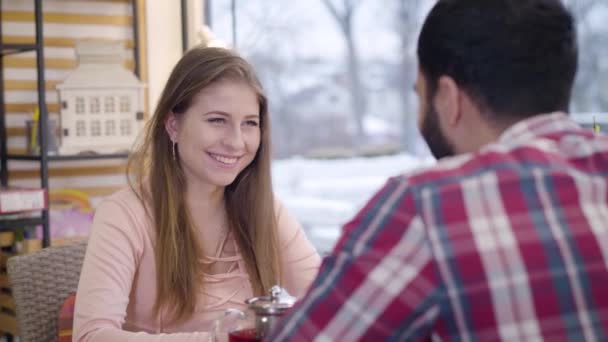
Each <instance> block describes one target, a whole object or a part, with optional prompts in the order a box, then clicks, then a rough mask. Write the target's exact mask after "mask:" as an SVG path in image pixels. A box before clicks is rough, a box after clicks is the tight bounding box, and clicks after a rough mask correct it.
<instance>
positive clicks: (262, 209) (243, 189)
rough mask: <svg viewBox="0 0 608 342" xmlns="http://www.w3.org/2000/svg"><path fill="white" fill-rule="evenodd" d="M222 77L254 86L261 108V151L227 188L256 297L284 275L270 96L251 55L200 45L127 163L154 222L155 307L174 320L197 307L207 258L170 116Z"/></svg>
mask: <svg viewBox="0 0 608 342" xmlns="http://www.w3.org/2000/svg"><path fill="white" fill-rule="evenodd" d="M221 80H233V81H239V82H245V83H247V84H248V85H250V86H251V88H252V89H253V90H254V91H255V92H256V93H257V96H258V102H259V107H260V113H259V114H260V130H261V142H260V146H259V149H258V151H257V153H256V156H255V158H254V159H253V161H252V162H251V164H250V165H248V166H247V167H246V168H245V169H244V170H243V171H242V172H241V173H240V174H239V175H238V176H237V178H236V179H235V181H234V182H233V183H232V184H230V185H229V186H227V187H226V188H225V190H224V200H225V207H226V211H227V217H228V229H229V230H230V232H232V234H233V236H234V237H235V239H236V242H237V245H238V247H239V251H240V253H241V255H242V257H243V259H244V262H245V265H246V269H247V273H248V274H249V280H250V282H251V287H252V290H253V293H254V295H262V294H265V293H266V292H267V291H268V290H269V289H270V287H271V286H272V285H274V284H277V283H278V281H279V279H280V269H279V248H278V237H277V222H276V218H275V213H274V196H273V192H272V182H271V172H270V171H271V170H270V160H271V155H270V120H269V118H268V105H267V100H266V97H265V96H264V94H263V92H262V87H261V85H260V82H259V81H258V78H257V76H256V75H255V72H254V71H253V68H252V67H251V65H250V64H249V63H247V61H245V60H244V59H243V58H241V57H239V56H238V55H237V54H235V53H234V52H232V51H230V50H228V49H224V48H208V47H201V48H194V49H192V50H190V51H188V52H187V53H186V54H185V55H184V56H183V57H182V58H181V60H180V61H179V62H178V63H177V65H176V66H175V68H174V69H173V71H172V73H171V75H170V77H169V80H168V81H167V84H166V85H165V88H164V90H163V92H162V95H161V97H160V99H159V101H158V105H157V107H156V111H155V112H154V116H153V117H152V118H150V120H149V121H148V123H147V126H146V129H145V131H144V133H143V134H144V135H143V136H142V137H141V138H142V140H141V142H140V143H139V144H138V145H137V146H136V148H135V149H134V152H133V154H132V155H131V157H130V158H129V161H128V164H127V175H128V176H129V185H130V186H131V188H132V189H133V191H134V192H135V193H136V194H137V195H138V197H139V199H140V200H141V201H142V203H143V204H144V207H145V208H146V210H147V212H148V214H149V215H150V216H151V218H152V222H153V224H154V231H155V237H156V240H155V244H154V248H155V258H156V284H157V290H158V292H157V293H156V300H155V305H154V310H155V313H156V314H157V315H158V314H160V312H161V310H163V311H162V312H163V315H164V314H165V312H166V314H167V315H168V316H169V317H170V321H172V322H179V321H182V320H185V319H187V318H189V317H190V316H191V315H192V314H193V313H194V312H195V310H196V303H197V302H198V296H199V294H200V293H201V291H200V289H201V288H202V287H203V286H204V275H203V274H204V273H205V271H206V269H205V265H204V264H203V263H201V262H200V261H199V260H200V258H201V257H202V256H203V250H202V246H201V244H200V242H199V238H198V236H199V234H198V232H197V231H196V228H195V226H194V224H193V222H192V216H191V215H190V213H189V209H188V206H187V204H186V199H185V195H184V194H185V193H186V180H185V177H184V172H183V170H182V167H181V166H180V163H179V158H177V160H175V159H174V155H173V150H172V141H171V140H170V138H169V135H168V134H167V131H166V130H165V120H166V118H167V116H168V115H169V114H170V113H171V112H173V113H175V114H176V115H180V114H183V113H185V112H186V111H187V109H188V108H189V107H190V105H191V104H192V102H193V99H194V97H195V95H196V94H198V93H199V92H200V91H201V90H202V89H204V88H205V87H207V86H209V85H211V84H213V83H214V82H218V81H221ZM202 235H204V232H203V234H202ZM208 252H209V251H208ZM165 310H166V311H165Z"/></svg>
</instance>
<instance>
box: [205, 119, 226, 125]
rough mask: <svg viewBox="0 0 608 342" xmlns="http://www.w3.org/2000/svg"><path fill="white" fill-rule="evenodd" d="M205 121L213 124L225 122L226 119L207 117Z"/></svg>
mask: <svg viewBox="0 0 608 342" xmlns="http://www.w3.org/2000/svg"><path fill="white" fill-rule="evenodd" d="M207 122H210V123H215V124H221V123H224V122H226V119H224V118H209V119H207Z"/></svg>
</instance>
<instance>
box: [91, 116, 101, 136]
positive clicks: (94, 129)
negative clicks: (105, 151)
mask: <svg viewBox="0 0 608 342" xmlns="http://www.w3.org/2000/svg"><path fill="white" fill-rule="evenodd" d="M100 135H101V122H99V120H93V121H91V136H93V137H98V136H100Z"/></svg>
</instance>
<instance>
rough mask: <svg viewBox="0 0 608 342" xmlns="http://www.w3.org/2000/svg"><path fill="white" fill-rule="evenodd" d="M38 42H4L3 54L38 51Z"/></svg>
mask: <svg viewBox="0 0 608 342" xmlns="http://www.w3.org/2000/svg"><path fill="white" fill-rule="evenodd" d="M37 49H38V47H37V46H36V44H3V45H2V56H8V55H13V54H16V53H20V52H27V51H36V50H37Z"/></svg>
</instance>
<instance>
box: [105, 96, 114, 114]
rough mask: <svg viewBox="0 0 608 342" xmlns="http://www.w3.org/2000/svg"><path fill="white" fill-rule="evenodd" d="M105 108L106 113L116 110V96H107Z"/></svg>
mask: <svg viewBox="0 0 608 342" xmlns="http://www.w3.org/2000/svg"><path fill="white" fill-rule="evenodd" d="M103 109H104V112H106V113H114V112H115V111H116V109H115V108H114V97H113V96H106V97H105V99H104V106H103Z"/></svg>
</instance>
